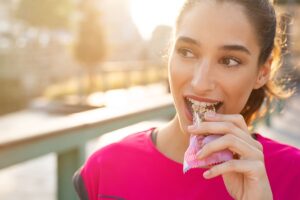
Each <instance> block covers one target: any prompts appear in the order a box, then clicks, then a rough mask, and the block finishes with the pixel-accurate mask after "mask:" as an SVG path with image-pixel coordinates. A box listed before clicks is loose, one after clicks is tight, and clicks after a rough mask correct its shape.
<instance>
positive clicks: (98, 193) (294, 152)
mask: <svg viewBox="0 0 300 200" xmlns="http://www.w3.org/2000/svg"><path fill="white" fill-rule="evenodd" d="M152 130H153V129H150V130H147V131H144V132H140V133H136V134H133V135H130V136H128V137H126V138H125V139H123V140H122V141H120V142H118V143H114V144H111V145H108V146H106V147H104V148H102V149H100V150H98V151H97V152H95V153H94V154H93V155H92V156H91V157H90V158H89V159H88V161H87V162H86V164H85V165H84V167H83V168H82V169H81V172H80V175H81V177H82V179H83V182H84V186H85V188H86V190H87V194H88V196H89V199H90V200H101V199H103V200H108V199H119V200H121V199H123V200H124V199H126V200H166V199H172V200H176V199H178V200H179V199H180V200H182V199H183V200H195V199H205V200H206V199H208V200H220V199H222V200H227V199H232V198H231V197H230V195H229V194H228V192H227V190H226V188H225V186H224V183H223V180H222V177H221V176H219V177H216V178H213V179H210V180H206V179H204V178H203V176H202V174H203V172H204V171H205V170H204V169H199V168H197V169H191V170H189V171H188V172H187V173H186V174H183V172H182V170H183V165H182V164H181V163H178V162H175V161H173V160H171V159H169V158H167V157H166V156H164V155H163V154H162V153H160V152H159V151H158V150H157V149H156V147H155V146H154V144H153V143H152V140H151V137H150V133H151V132H152ZM257 139H258V141H259V142H261V144H262V145H263V147H264V155H265V164H266V168H267V173H268V177H269V180H270V183H271V187H272V191H273V196H274V199H275V200H287V199H288V200H300V193H299V192H300V190H299V189H298V188H299V186H300V151H299V150H298V149H296V148H294V147H290V146H287V145H284V144H280V143H278V142H275V141H272V140H270V139H268V138H265V137H263V136H261V135H259V134H257Z"/></svg>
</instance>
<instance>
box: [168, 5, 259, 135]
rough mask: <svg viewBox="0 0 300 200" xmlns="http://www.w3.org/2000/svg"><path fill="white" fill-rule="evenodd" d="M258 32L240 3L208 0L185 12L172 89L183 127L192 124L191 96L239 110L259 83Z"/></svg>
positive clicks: (223, 110) (172, 60)
mask: <svg viewBox="0 0 300 200" xmlns="http://www.w3.org/2000/svg"><path fill="white" fill-rule="evenodd" d="M259 52H260V48H259V44H258V41H257V36H256V33H255V30H254V28H253V27H252V25H251V23H250V21H249V20H248V17H247V16H246V15H245V14H244V10H243V8H242V7H241V6H240V5H237V4H234V3H216V2H215V1H211V0H209V1H202V2H201V3H199V4H197V6H195V7H193V8H191V9H189V10H188V11H187V12H185V13H184V15H183V17H182V18H181V20H180V23H179V25H178V27H177V30H176V34H175V41H174V46H173V48H172V51H171V54H170V58H169V79H170V87H171V92H172V95H173V98H174V102H175V107H176V110H177V114H178V119H179V122H180V125H181V128H182V129H183V131H184V132H187V131H186V129H187V126H188V125H191V124H192V111H191V104H190V103H189V99H192V100H194V101H198V102H204V103H218V107H217V108H218V109H217V112H218V113H223V114H238V113H240V112H241V110H242V109H243V107H244V106H245V104H246V102H247V100H248V98H249V96H250V93H251V91H252V90H253V89H254V88H255V89H257V88H259V87H261V86H262V83H261V82H259V81H258V80H259V78H258V77H259V76H258V75H259V74H260V73H259V72H260V71H261V70H260V69H263V67H262V68H259V67H258V63H257V61H258V56H259Z"/></svg>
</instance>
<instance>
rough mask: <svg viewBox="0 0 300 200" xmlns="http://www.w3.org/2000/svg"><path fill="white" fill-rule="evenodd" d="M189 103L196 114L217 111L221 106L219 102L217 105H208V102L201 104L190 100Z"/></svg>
mask: <svg viewBox="0 0 300 200" xmlns="http://www.w3.org/2000/svg"><path fill="white" fill-rule="evenodd" d="M188 100H189V102H191V103H192V109H193V110H194V111H195V112H198V113H205V112H207V111H214V112H215V111H216V105H218V104H219V102H216V103H207V102H199V101H195V100H193V99H190V98H188Z"/></svg>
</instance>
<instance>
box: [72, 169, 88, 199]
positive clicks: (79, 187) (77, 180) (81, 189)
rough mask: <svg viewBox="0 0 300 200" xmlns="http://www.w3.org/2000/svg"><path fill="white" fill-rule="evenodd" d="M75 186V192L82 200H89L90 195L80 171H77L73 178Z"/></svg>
mask: <svg viewBox="0 0 300 200" xmlns="http://www.w3.org/2000/svg"><path fill="white" fill-rule="evenodd" d="M72 181H73V185H74V188H75V191H76V193H77V195H78V197H79V199H80V200H88V199H89V198H88V194H87V191H86V188H85V185H84V182H83V179H82V177H81V175H80V169H79V170H77V171H76V172H75V174H74V176H73V180H72Z"/></svg>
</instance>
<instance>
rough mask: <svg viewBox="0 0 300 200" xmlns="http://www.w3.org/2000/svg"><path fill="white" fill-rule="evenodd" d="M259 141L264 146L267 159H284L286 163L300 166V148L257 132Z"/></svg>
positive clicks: (275, 160)
mask: <svg viewBox="0 0 300 200" xmlns="http://www.w3.org/2000/svg"><path fill="white" fill-rule="evenodd" d="M257 139H258V141H259V142H260V143H261V144H262V146H263V151H264V155H265V157H266V159H270V161H274V162H278V161H283V162H284V163H286V164H296V165H297V166H299V167H300V149H299V148H297V147H294V146H291V145H288V144H284V143H281V142H279V141H276V140H273V139H270V138H267V137H264V136H262V135H260V134H257Z"/></svg>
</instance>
